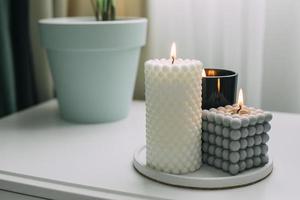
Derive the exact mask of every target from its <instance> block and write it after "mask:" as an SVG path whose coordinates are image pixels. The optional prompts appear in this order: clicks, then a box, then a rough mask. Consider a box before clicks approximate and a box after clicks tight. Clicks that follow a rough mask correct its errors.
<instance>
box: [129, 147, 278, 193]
mask: <svg viewBox="0 0 300 200" xmlns="http://www.w3.org/2000/svg"><path fill="white" fill-rule="evenodd" d="M133 165H134V167H135V169H136V170H137V171H138V172H139V173H141V174H142V175H144V176H146V177H148V178H150V179H153V180H156V181H158V182H161V183H166V184H170V185H176V186H182V187H192V188H202V189H222V188H231V187H239V186H245V185H249V184H251V183H256V182H258V181H260V180H262V179H264V178H265V177H267V176H268V175H269V174H270V173H271V172H272V170H273V161H272V159H271V158H270V159H269V162H268V163H267V164H266V165H265V166H263V167H258V168H254V169H250V170H247V171H244V172H242V173H240V174H238V175H235V176H232V175H229V174H228V173H225V172H223V171H221V170H219V169H215V168H213V167H210V166H207V165H205V164H204V165H203V166H202V167H201V168H200V169H199V170H197V171H196V172H193V173H188V174H183V175H175V174H168V173H164V172H160V171H156V170H154V169H152V168H150V167H148V166H147V165H146V147H145V146H143V147H140V148H139V149H137V150H136V152H135V154H134V158H133Z"/></svg>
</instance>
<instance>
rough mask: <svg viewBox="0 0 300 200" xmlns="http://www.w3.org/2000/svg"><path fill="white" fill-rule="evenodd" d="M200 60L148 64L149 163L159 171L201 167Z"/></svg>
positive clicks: (147, 142) (171, 60) (173, 51)
mask: <svg viewBox="0 0 300 200" xmlns="http://www.w3.org/2000/svg"><path fill="white" fill-rule="evenodd" d="M202 68H203V65H202V63H201V62H200V61H198V60H189V59H176V46H175V44H173V45H172V48H171V58H170V59H154V60H149V61H147V62H146V63H145V90H146V151H147V154H146V160H147V165H148V166H149V167H152V168H154V169H156V170H159V171H163V172H167V173H173V174H182V173H188V172H193V171H195V170H197V169H199V168H200V166H201V159H202V156H201V150H200V149H201V124H202V123H201V120H202V119H201V101H202V98H201V82H202Z"/></svg>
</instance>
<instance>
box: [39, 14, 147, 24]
mask: <svg viewBox="0 0 300 200" xmlns="http://www.w3.org/2000/svg"><path fill="white" fill-rule="evenodd" d="M145 22H147V19H146V18H142V17H117V19H116V20H109V21H96V20H95V17H93V16H88V17H57V18H46V19H41V20H39V23H40V24H47V25H51V24H52V25H96V24H99V25H101V24H135V23H145Z"/></svg>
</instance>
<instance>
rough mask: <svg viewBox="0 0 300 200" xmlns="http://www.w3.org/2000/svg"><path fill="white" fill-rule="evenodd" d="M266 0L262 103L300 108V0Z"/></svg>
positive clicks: (290, 109) (288, 109) (292, 109)
mask: <svg viewBox="0 0 300 200" xmlns="http://www.w3.org/2000/svg"><path fill="white" fill-rule="evenodd" d="M266 2H267V4H266V5H267V6H266V30H265V42H264V79H263V94H262V106H263V108H265V109H269V110H277V111H284V112H300V79H299V76H300V12H299V10H300V1H299V0H284V1H283V0H266Z"/></svg>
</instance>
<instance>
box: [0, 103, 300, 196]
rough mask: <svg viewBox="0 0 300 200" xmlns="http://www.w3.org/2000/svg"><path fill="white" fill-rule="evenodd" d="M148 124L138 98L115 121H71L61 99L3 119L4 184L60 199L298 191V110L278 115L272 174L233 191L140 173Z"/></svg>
mask: <svg viewBox="0 0 300 200" xmlns="http://www.w3.org/2000/svg"><path fill="white" fill-rule="evenodd" d="M144 127H145V105H144V102H134V103H133V104H132V109H131V112H130V115H129V117H128V118H127V119H125V120H122V121H119V122H116V123H109V124H98V125H78V124H71V123H68V122H65V121H63V120H61V119H60V117H59V115H58V108H57V103H56V101H55V100H52V101H50V102H47V103H45V104H42V105H39V106H36V107H34V108H32V109H29V110H26V111H24V112H20V113H17V114H14V115H12V116H9V117H7V118H4V119H2V120H0V189H4V190H8V191H13V192H18V193H22V194H29V195H33V196H37V197H45V198H51V199H57V200H60V199H72V200H76V199H78V200H79V199H80V200H84V199H132V200H133V199H197V200H199V199H210V200H213V199H231V200H235V199H249V200H250V199H251V200H253V199H255V200H260V199H272V200H277V199H278V200H279V199H280V200H281V199H299V198H300V197H299V196H300V184H299V181H298V180H300V159H299V154H300V115H295V114H286V113H275V114H274V119H273V121H272V130H271V132H270V135H271V140H270V151H271V153H272V156H273V160H274V171H273V173H272V174H271V175H270V177H268V178H267V179H265V180H263V181H261V182H259V183H256V184H254V185H250V186H246V187H241V188H235V189H228V190H197V189H188V188H179V187H173V186H168V185H164V184H161V183H157V182H154V181H152V180H149V179H147V178H145V177H143V176H141V175H140V174H138V173H137V172H136V171H135V170H134V168H133V166H132V163H131V161H132V156H133V153H134V150H135V149H136V148H137V147H139V146H140V145H142V144H144V143H145V128H144ZM1 195H5V192H3V191H2V192H1V191H0V197H3V196H1ZM11 195H14V194H11ZM0 199H2V198H0ZM3 199H4V198H3ZM15 199H18V198H15ZM24 199H26V198H24ZM28 199H31V198H28ZM32 199H35V198H32Z"/></svg>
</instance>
